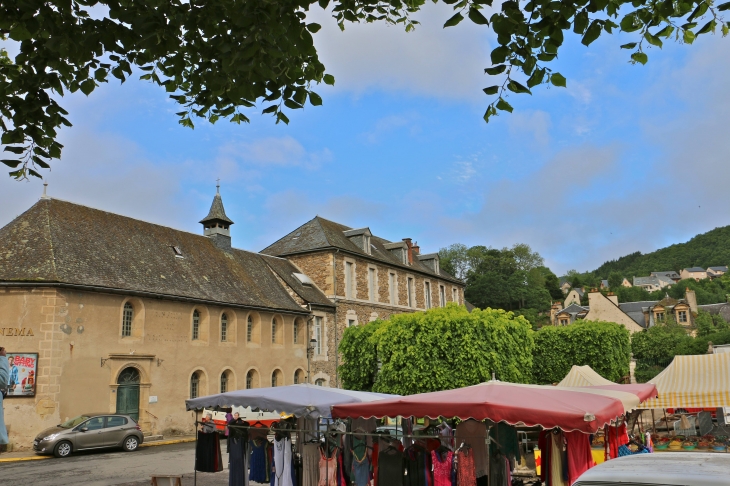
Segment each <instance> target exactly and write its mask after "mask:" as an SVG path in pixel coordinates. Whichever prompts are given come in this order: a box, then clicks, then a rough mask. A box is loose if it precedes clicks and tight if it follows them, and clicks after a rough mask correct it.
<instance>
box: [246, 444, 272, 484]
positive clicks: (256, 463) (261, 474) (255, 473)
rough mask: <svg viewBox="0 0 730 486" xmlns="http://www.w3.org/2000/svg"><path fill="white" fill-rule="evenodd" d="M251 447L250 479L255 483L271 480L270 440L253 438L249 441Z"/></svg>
mask: <svg viewBox="0 0 730 486" xmlns="http://www.w3.org/2000/svg"><path fill="white" fill-rule="evenodd" d="M249 446H250V448H251V464H250V466H249V467H250V469H249V475H248V479H249V480H251V481H253V482H255V483H268V482H269V460H268V458H267V446H268V442H267V441H266V440H265V439H252V440H251V441H249Z"/></svg>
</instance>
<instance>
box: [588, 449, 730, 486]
mask: <svg viewBox="0 0 730 486" xmlns="http://www.w3.org/2000/svg"><path fill="white" fill-rule="evenodd" d="M729 474H730V454H722V453H715V454H713V453H711V452H708V453H701V452H655V453H654V454H637V455H634V456H626V457H619V458H617V459H612V460H610V461H606V462H604V463H603V464H599V465H598V466H596V467H594V468H592V469H589V470H588V471H586V472H585V473H583V475H582V476H581V477H580V478H578V481H576V482H575V484H574V485H573V486H614V485H622V484H624V485H632V486H640V485H647V486H658V485H662V486H665V485H667V486H669V485H672V486H673V485H677V486H680V485H681V486H728V484H730V478H729V477H728V475H729Z"/></svg>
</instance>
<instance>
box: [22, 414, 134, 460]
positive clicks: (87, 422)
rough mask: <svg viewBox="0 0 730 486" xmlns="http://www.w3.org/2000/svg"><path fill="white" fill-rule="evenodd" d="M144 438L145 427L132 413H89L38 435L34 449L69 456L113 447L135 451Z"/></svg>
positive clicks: (34, 442)
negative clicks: (84, 451) (77, 452)
mask: <svg viewBox="0 0 730 486" xmlns="http://www.w3.org/2000/svg"><path fill="white" fill-rule="evenodd" d="M143 441H144V435H143V434H142V429H141V428H140V426H139V425H137V422H135V420H134V419H133V418H132V417H130V416H129V415H119V414H111V413H87V414H84V415H79V416H78V417H74V418H72V419H71V420H68V421H66V422H64V423H62V424H59V425H57V426H55V427H51V428H50V429H47V430H44V431H43V432H41V433H40V434H38V436H37V437H36V438H35V440H34V441H33V450H34V451H35V452H36V453H38V454H54V455H55V456H56V457H67V456H69V455H70V454H71V453H72V452H74V451H83V450H88V449H103V448H110V447H121V448H122V449H124V450H125V451H127V452H132V451H135V450H137V448H138V447H139V445H140V444H141V443H142V442H143Z"/></svg>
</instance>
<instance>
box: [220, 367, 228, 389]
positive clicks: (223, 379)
mask: <svg viewBox="0 0 730 486" xmlns="http://www.w3.org/2000/svg"><path fill="white" fill-rule="evenodd" d="M227 391H228V372H227V371H224V372H223V373H221V393H225V392H227Z"/></svg>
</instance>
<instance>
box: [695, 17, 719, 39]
mask: <svg viewBox="0 0 730 486" xmlns="http://www.w3.org/2000/svg"><path fill="white" fill-rule="evenodd" d="M716 25H717V24H716V23H715V20H714V19H712V20H710V21H709V22H707V23H706V24H705V25H704V26H703V27H702V28H701V29H700V30H698V31H697V34H696V35H702V34H706V33H708V32H710V31H712V32H714V31H715V26H716Z"/></svg>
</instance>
